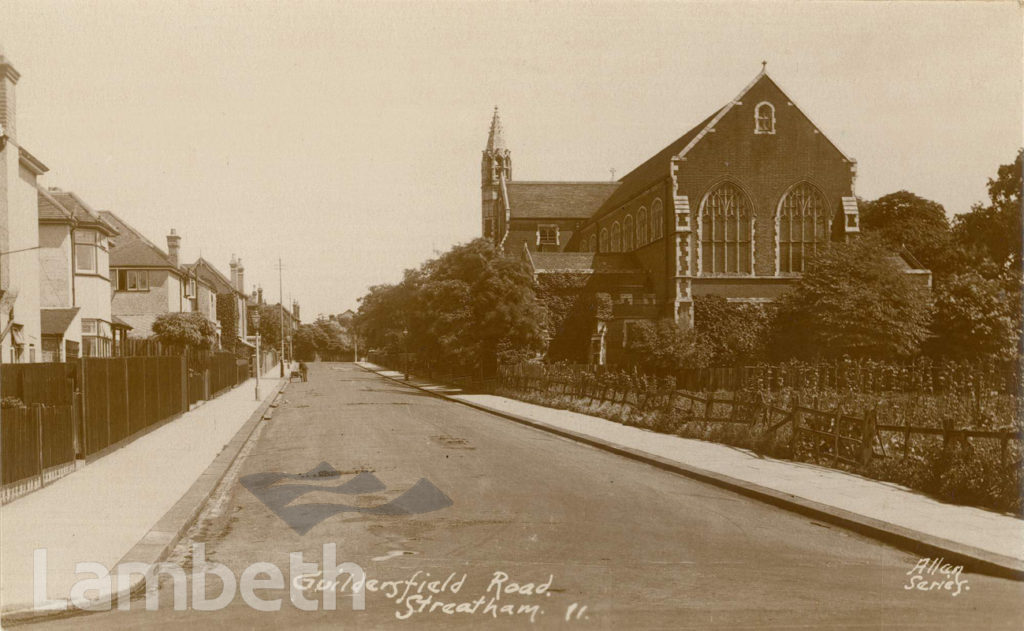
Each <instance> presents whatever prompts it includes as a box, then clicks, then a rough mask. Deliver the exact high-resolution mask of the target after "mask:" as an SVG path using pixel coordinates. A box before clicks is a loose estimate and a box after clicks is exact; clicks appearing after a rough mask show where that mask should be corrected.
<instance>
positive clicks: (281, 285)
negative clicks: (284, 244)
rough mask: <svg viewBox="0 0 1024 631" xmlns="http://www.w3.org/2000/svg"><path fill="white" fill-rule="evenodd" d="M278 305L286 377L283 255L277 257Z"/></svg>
mask: <svg viewBox="0 0 1024 631" xmlns="http://www.w3.org/2000/svg"><path fill="white" fill-rule="evenodd" d="M277 306H278V307H279V313H280V315H281V336H280V337H281V341H280V344H281V376H282V377H284V283H283V282H282V281H281V257H280V256H279V257H277Z"/></svg>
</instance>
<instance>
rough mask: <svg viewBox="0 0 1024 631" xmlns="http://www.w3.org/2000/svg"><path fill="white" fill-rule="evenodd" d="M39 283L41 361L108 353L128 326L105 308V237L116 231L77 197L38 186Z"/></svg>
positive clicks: (107, 267)
mask: <svg viewBox="0 0 1024 631" xmlns="http://www.w3.org/2000/svg"><path fill="white" fill-rule="evenodd" d="M38 204H39V281H40V289H39V296H40V307H41V313H40V315H41V329H42V350H43V358H42V360H43V361H66V360H68V359H73V358H75V357H110V356H111V355H112V354H113V349H114V341H115V339H117V338H118V337H119V336H122V335H124V333H125V331H127V330H128V329H129V328H130V327H129V326H127V325H125V324H124V323H123V322H118V321H116V320H115V319H114V317H113V315H112V313H111V306H110V278H111V275H110V264H109V250H110V246H109V244H110V239H111V238H113V237H116V236H117V235H118V232H117V230H115V229H114V227H113V226H111V225H109V224H108V223H107V222H105V221H103V219H101V218H100V217H99V215H98V214H97V213H96V211H94V210H93V209H92V208H90V207H89V205H88V204H86V203H85V202H84V201H83V200H82V198H81V197H79V196H78V195H76V194H75V193H72V192H68V191H62V190H61V189H59V188H54V187H50V188H49V189H43V188H40V189H39V190H38Z"/></svg>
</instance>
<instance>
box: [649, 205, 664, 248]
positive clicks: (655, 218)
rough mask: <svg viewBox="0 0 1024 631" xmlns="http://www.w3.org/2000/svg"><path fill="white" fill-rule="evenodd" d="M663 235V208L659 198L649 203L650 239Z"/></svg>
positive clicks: (653, 239)
mask: <svg viewBox="0 0 1024 631" xmlns="http://www.w3.org/2000/svg"><path fill="white" fill-rule="evenodd" d="M663 236H665V210H664V209H663V208H662V205H661V200H660V199H656V200H654V203H653V204H651V241H657V240H658V239H660V238H662V237H663Z"/></svg>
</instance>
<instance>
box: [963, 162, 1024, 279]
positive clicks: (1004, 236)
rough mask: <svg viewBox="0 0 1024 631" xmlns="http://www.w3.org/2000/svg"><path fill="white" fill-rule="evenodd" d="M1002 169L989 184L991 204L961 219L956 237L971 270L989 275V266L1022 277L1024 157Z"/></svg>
mask: <svg viewBox="0 0 1024 631" xmlns="http://www.w3.org/2000/svg"><path fill="white" fill-rule="evenodd" d="M1022 153H1024V151H1022V152H1018V153H1017V159H1016V160H1014V161H1013V162H1012V163H1010V164H1004V165H1002V166H1000V167H999V170H998V171H997V173H996V177H995V178H994V179H989V181H988V195H989V203H988V204H981V203H979V204H975V205H974V206H973V207H972V208H971V210H970V212H967V213H964V214H962V215H958V216H957V217H956V220H955V221H954V224H953V236H954V237H955V239H956V241H957V244H958V245H959V246H960V247H961V248H963V249H964V251H965V252H966V253H967V257H968V259H969V262H970V264H971V266H972V267H973V268H975V269H977V270H978V271H980V272H982V273H985V272H986V271H987V270H986V263H989V264H990V265H989V266H988V267H991V268H992V270H993V271H991V272H989V273H987V274H986V275H987V276H992V275H994V274H997V273H999V271H1008V272H1012V273H1015V274H1017V275H1018V276H1019V275H1020V273H1021V156H1022Z"/></svg>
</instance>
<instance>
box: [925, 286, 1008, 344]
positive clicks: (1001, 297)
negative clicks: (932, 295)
mask: <svg viewBox="0 0 1024 631" xmlns="http://www.w3.org/2000/svg"><path fill="white" fill-rule="evenodd" d="M937 294H938V295H937V296H936V301H935V317H934V320H933V322H932V332H933V333H934V335H935V337H934V338H933V339H932V340H930V341H929V344H928V350H929V351H930V352H931V353H932V354H935V355H938V356H943V357H950V358H955V359H992V360H1012V359H1014V358H1015V357H1017V354H1018V348H1019V343H1020V337H1021V310H1020V304H1021V302H1020V299H1021V286H1020V279H1019V278H1018V279H1016V280H1014V279H1013V278H1011V277H1009V276H1004V277H1002V278H992V279H988V278H984V277H983V276H982V275H981V274H979V273H977V272H973V271H972V272H967V273H964V274H959V275H955V276H951V277H950V278H948V279H947V280H946V282H944V283H943V284H942V285H941V286H940V287H939V290H938V292H937Z"/></svg>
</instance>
